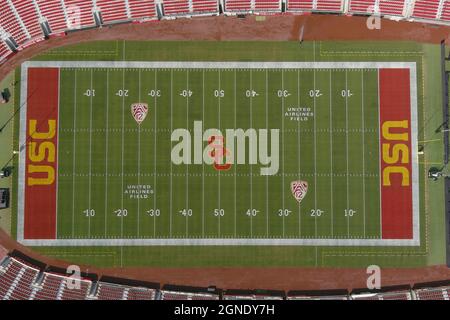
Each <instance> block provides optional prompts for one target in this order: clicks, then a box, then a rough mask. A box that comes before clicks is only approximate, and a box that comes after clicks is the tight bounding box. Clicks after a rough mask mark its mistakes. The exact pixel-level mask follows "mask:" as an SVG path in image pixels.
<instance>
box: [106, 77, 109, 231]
mask: <svg viewBox="0 0 450 320" xmlns="http://www.w3.org/2000/svg"><path fill="white" fill-rule="evenodd" d="M105 145H106V148H105V150H106V151H105V237H106V236H107V234H108V223H107V222H108V149H109V69H107V70H106V141H105Z"/></svg>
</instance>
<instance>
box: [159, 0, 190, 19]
mask: <svg viewBox="0 0 450 320" xmlns="http://www.w3.org/2000/svg"><path fill="white" fill-rule="evenodd" d="M189 13H190V10H189V1H188V0H165V1H164V14H165V15H168V16H178V15H187V14H189Z"/></svg>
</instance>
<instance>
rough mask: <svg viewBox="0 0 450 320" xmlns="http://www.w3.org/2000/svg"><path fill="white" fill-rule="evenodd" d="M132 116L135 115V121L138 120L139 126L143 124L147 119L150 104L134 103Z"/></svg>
mask: <svg viewBox="0 0 450 320" xmlns="http://www.w3.org/2000/svg"><path fill="white" fill-rule="evenodd" d="M131 114H132V115H133V118H134V120H136V122H137V123H138V124H141V123H142V121H144V120H145V118H146V117H147V114H148V104H146V103H142V102H139V103H133V104H132V105H131Z"/></svg>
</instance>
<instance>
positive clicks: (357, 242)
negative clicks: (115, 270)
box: [21, 238, 420, 247]
mask: <svg viewBox="0 0 450 320" xmlns="http://www.w3.org/2000/svg"><path fill="white" fill-rule="evenodd" d="M21 243H22V244H23V245H26V246H64V247H65V246H125V245H126V246H195V245H205V246H242V245H250V246H330V247H339V246H349V247H355V246H370V247H375V246H389V247H399V246H408V247H410V246H411V247H413V246H418V245H420V240H419V239H408V240H388V239H275V238H273V239H272V238H270V239H243V238H234V239H230V238H222V239H217V238H216V239H204V238H203V239H202V238H198V239H196V238H190V239H186V238H183V239H174V238H168V239H56V240H22V241H21Z"/></svg>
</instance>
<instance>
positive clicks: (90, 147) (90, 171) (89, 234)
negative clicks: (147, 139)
mask: <svg viewBox="0 0 450 320" xmlns="http://www.w3.org/2000/svg"><path fill="white" fill-rule="evenodd" d="M92 74H93V69H91V88H90V89H91V91H92V92H93V89H92V81H93V79H92V78H93V75H92ZM92 92H91V96H90V104H89V188H88V190H89V200H88V206H89V210H92V208H91V200H92V195H91V191H92V188H91V186H92V96H93V93H92ZM88 224H89V227H88V238H90V237H91V215H89V218H88Z"/></svg>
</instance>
